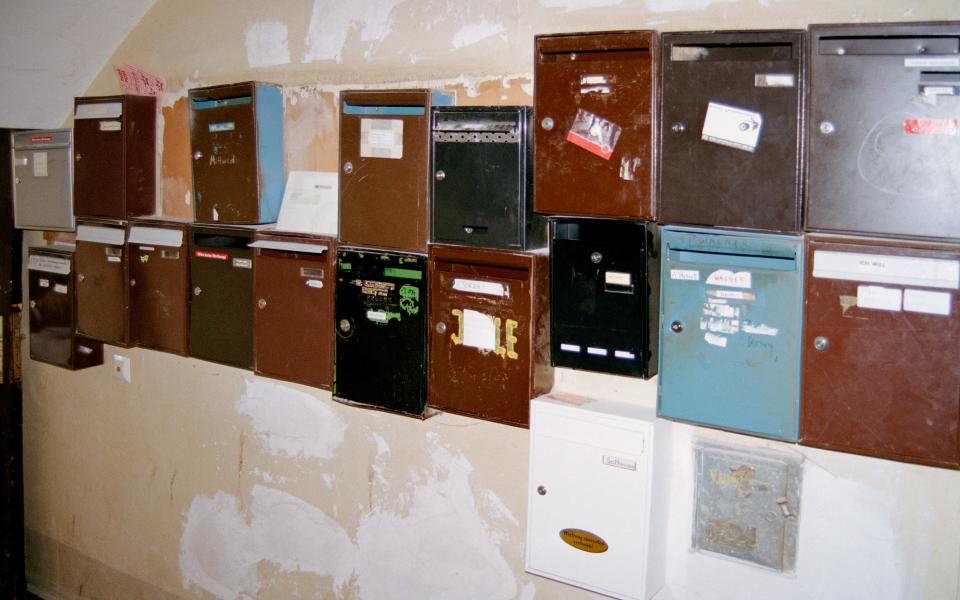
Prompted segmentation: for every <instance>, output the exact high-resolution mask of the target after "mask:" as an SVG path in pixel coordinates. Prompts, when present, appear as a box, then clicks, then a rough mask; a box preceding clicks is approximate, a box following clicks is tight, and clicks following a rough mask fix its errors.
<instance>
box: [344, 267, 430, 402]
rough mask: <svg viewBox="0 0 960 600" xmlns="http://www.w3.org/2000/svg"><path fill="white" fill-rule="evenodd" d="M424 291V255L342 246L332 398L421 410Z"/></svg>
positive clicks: (424, 378) (424, 396) (423, 399)
mask: <svg viewBox="0 0 960 600" xmlns="http://www.w3.org/2000/svg"><path fill="white" fill-rule="evenodd" d="M426 293H427V286H426V259H425V258H424V257H422V256H415V255H399V254H388V253H384V252H380V251H374V252H370V251H352V250H339V251H337V290H336V316H335V325H336V332H337V341H336V371H335V380H334V387H333V394H334V397H335V398H337V399H339V400H343V401H346V402H350V403H357V404H365V405H368V406H373V407H378V408H383V409H386V410H391V411H396V412H401V413H406V414H411V415H415V416H420V415H422V414H423V412H424V409H425V408H426V402H427V390H426V387H427V374H426V318H427V317H426V314H425V313H426V311H427V304H426V297H425V296H426Z"/></svg>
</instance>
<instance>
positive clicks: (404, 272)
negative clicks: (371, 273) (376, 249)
mask: <svg viewBox="0 0 960 600" xmlns="http://www.w3.org/2000/svg"><path fill="white" fill-rule="evenodd" d="M383 276H384V277H398V278H400V279H416V280H417V281H420V280H421V279H423V271H415V270H413V269H398V268H396V267H387V268H385V269H384V270H383Z"/></svg>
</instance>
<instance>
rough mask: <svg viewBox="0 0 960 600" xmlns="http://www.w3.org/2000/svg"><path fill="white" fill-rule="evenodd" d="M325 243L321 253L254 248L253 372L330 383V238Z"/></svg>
mask: <svg viewBox="0 0 960 600" xmlns="http://www.w3.org/2000/svg"><path fill="white" fill-rule="evenodd" d="M327 248H328V250H327V251H325V252H323V253H322V254H309V253H306V252H283V251H278V250H271V249H267V248H258V249H256V251H255V253H256V256H255V258H254V260H255V261H256V263H257V266H256V270H255V271H254V296H255V298H256V300H255V306H256V308H255V309H254V322H253V331H254V358H255V361H254V362H255V367H256V371H257V373H259V374H261V375H266V376H268V377H277V378H279V379H285V380H288V381H294V382H297V383H302V384H304V385H310V386H313V387H319V388H323V389H330V385H331V382H332V378H333V283H334V273H333V270H332V266H333V261H331V260H330V256H331V255H332V250H333V248H334V246H333V243H332V240H330V243H328V244H327Z"/></svg>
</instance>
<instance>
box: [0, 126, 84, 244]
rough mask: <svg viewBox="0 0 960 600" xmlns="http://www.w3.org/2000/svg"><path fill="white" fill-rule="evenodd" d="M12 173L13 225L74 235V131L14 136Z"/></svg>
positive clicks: (52, 131)
mask: <svg viewBox="0 0 960 600" xmlns="http://www.w3.org/2000/svg"><path fill="white" fill-rule="evenodd" d="M13 170H14V187H13V222H14V225H15V226H16V227H17V228H18V229H54V230H56V229H60V230H65V231H73V228H74V222H73V131H71V130H69V129H44V130H35V131H20V132H17V133H14V134H13Z"/></svg>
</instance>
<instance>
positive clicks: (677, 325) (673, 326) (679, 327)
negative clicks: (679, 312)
mask: <svg viewBox="0 0 960 600" xmlns="http://www.w3.org/2000/svg"><path fill="white" fill-rule="evenodd" d="M670 331H672V332H674V333H680V332H681V331H683V323H682V322H680V321H674V322H673V323H670Z"/></svg>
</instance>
